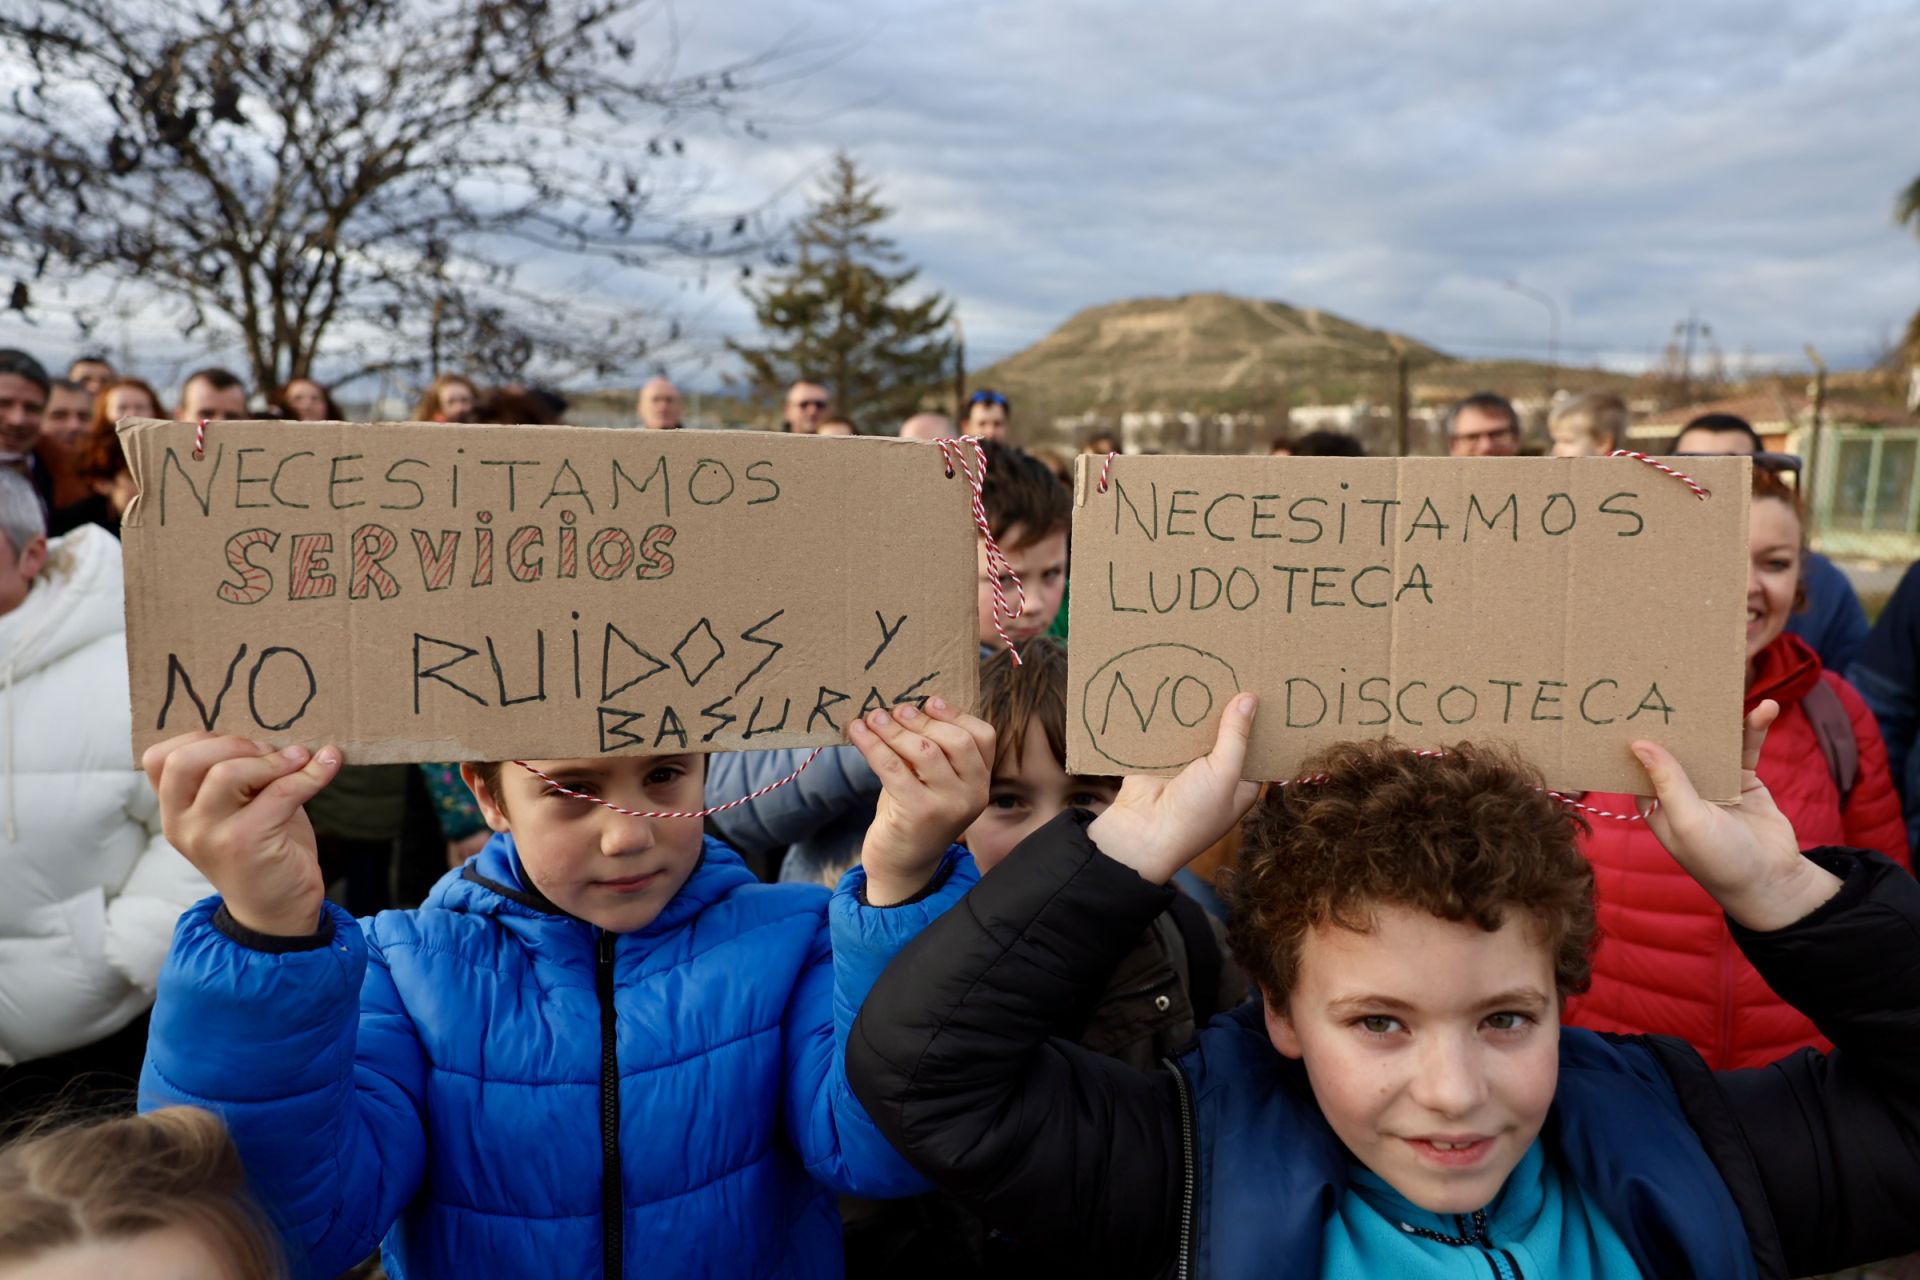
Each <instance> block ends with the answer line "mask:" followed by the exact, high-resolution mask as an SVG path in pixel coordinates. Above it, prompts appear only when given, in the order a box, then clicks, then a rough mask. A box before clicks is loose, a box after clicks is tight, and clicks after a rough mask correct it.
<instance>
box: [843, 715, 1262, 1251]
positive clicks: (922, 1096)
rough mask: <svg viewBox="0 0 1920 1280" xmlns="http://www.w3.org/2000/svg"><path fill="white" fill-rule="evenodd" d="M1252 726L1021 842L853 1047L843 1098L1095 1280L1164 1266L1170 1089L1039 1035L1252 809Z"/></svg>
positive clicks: (1234, 726) (877, 1008) (888, 986)
mask: <svg viewBox="0 0 1920 1280" xmlns="http://www.w3.org/2000/svg"><path fill="white" fill-rule="evenodd" d="M1250 725H1251V704H1250V702H1249V703H1245V704H1242V703H1236V704H1235V706H1234V708H1233V709H1231V710H1229V712H1228V713H1227V715H1226V716H1225V717H1223V724H1222V728H1221V733H1220V739H1219V742H1218V743H1216V746H1215V750H1214V753H1213V754H1212V755H1211V756H1209V757H1207V758H1206V759H1203V760H1201V761H1196V762H1195V763H1194V764H1193V765H1190V766H1189V767H1188V769H1187V770H1186V771H1185V772H1183V773H1182V774H1181V775H1180V777H1179V778H1177V779H1175V780H1173V781H1172V782H1171V783H1169V782H1168V781H1166V780H1164V779H1148V778H1129V779H1128V780H1127V782H1126V785H1125V787H1124V788H1123V789H1122V791H1121V796H1120V799H1119V801H1117V802H1116V804H1115V805H1114V806H1113V808H1111V809H1109V810H1108V811H1107V813H1106V814H1103V815H1102V816H1101V817H1100V818H1099V819H1095V820H1092V821H1091V822H1090V821H1089V818H1088V815H1087V814H1085V813H1084V812H1079V811H1070V812H1068V813H1065V814H1062V815H1061V816H1060V817H1059V818H1057V819H1055V820H1054V821H1053V822H1051V823H1049V824H1047V825H1046V826H1045V827H1043V828H1041V829H1040V830H1039V831H1037V832H1035V833H1034V834H1033V835H1032V836H1030V837H1028V839H1027V840H1026V841H1025V842H1024V843H1023V844H1022V845H1021V847H1020V849H1019V850H1018V851H1017V852H1016V853H1015V854H1014V856H1012V857H1009V858H1008V859H1006V861H1005V862H1004V863H1003V864H1001V865H1000V866H999V867H998V868H996V870H995V871H994V874H993V875H991V876H989V877H987V878H986V879H985V880H983V881H982V882H981V883H980V884H979V885H978V886H976V887H975V888H974V889H973V891H972V892H971V893H969V894H968V895H967V896H966V898H965V899H963V900H962V902H961V903H960V904H959V905H958V906H957V907H956V908H955V909H953V910H952V911H949V912H947V913H946V914H945V915H944V916H942V917H941V918H940V919H939V920H937V921H935V922H934V923H933V924H932V925H930V926H929V927H928V928H927V929H926V931H925V932H923V933H922V934H921V935H920V936H919V937H918V938H916V939H915V940H914V942H913V943H912V944H910V945H909V946H908V947H907V948H906V949H905V950H904V951H903V952H901V954H900V956H899V958H898V959H896V960H895V961H894V962H893V964H892V965H891V966H889V967H888V969H887V971H886V972H885V973H884V974H883V975H882V976H881V978H880V980H879V981H878V982H877V983H876V984H875V985H874V988H873V990H872V993H871V994H870V995H869V996H868V997H867V1001H866V1004H865V1007H864V1008H863V1009H862V1011H861V1014H860V1018H859V1021H858V1022H857V1023H855V1025H854V1029H853V1034H852V1036H851V1038H850V1039H849V1041H848V1045H847V1072H848V1076H849V1078H850V1079H851V1081H852V1083H853V1087H854V1092H855V1093H856V1094H857V1095H858V1096H859V1097H860V1099H861V1101H862V1102H864V1103H865V1104H866V1106H867V1109H868V1111H869V1112H870V1113H871V1114H872V1116H873V1118H874V1122H875V1123H876V1124H877V1125H879V1127H880V1129H881V1131H882V1132H883V1133H885V1134H886V1135H887V1137H888V1138H889V1139H891V1140H892V1141H893V1143H894V1144H895V1145H896V1146H897V1147H899V1148H900V1150H901V1151H902V1152H904V1153H905V1154H906V1156H907V1158H908V1159H909V1160H911V1161H912V1162H913V1163H914V1164H915V1165H916V1166H917V1167H918V1168H919V1169H920V1170H921V1171H922V1172H923V1173H925V1174H926V1175H927V1176H928V1177H929V1178H931V1179H932V1180H933V1181H934V1182H935V1183H936V1184H938V1185H939V1186H941V1187H943V1188H944V1189H946V1190H948V1191H950V1192H952V1193H954V1194H955V1195H957V1196H959V1197H961V1198H962V1199H964V1200H966V1201H967V1202H968V1203H969V1204H971V1205H972V1206H973V1207H974V1208H976V1209H977V1210H978V1211H979V1212H980V1213H981V1214H982V1215H983V1216H984V1217H985V1218H986V1219H987V1221H989V1222H991V1223H992V1224H993V1225H994V1226H996V1227H998V1228H1000V1229H1001V1230H1003V1231H1006V1232H1008V1233H1010V1234H1012V1235H1014V1236H1015V1237H1017V1238H1021V1239H1024V1240H1030V1241H1033V1242H1034V1243H1036V1244H1057V1245H1069V1246H1071V1247H1072V1248H1073V1249H1074V1251H1075V1253H1076V1256H1077V1257H1078V1258H1079V1259H1080V1260H1081V1262H1082V1264H1083V1268H1084V1270H1085V1271H1086V1272H1087V1273H1088V1274H1107V1275H1113V1276H1134V1275H1151V1274H1154V1273H1156V1272H1158V1271H1159V1270H1161V1269H1163V1268H1164V1267H1165V1266H1166V1264H1167V1263H1168V1262H1169V1261H1170V1260H1171V1259H1172V1257H1173V1254H1174V1251H1175V1247H1176V1244H1177V1240H1178V1232H1179V1219H1180V1208H1181V1190H1182V1186H1183V1173H1184V1149H1185V1144H1184V1143H1183V1141H1182V1136H1181V1128H1182V1126H1181V1115H1180V1095H1179V1086H1178V1085H1177V1083H1176V1081H1175V1078H1174V1076H1173V1075H1172V1073H1170V1072H1166V1071H1157V1072H1152V1073H1141V1072H1137V1071H1134V1070H1132V1069H1130V1068H1128V1067H1125V1066H1123V1065H1122V1064H1120V1063H1118V1062H1115V1061H1113V1060H1111V1059H1109V1058H1105V1057H1101V1056H1099V1055H1096V1054H1093V1053H1090V1052H1088V1051H1086V1050H1083V1049H1080V1048H1079V1047H1077V1046H1075V1045H1072V1044H1070V1043H1068V1042H1065V1041H1062V1040H1054V1039H1050V1038H1049V1036H1050V1033H1051V1031H1052V1029H1053V1028H1055V1027H1057V1026H1061V1025H1064V1024H1066V1023H1067V1022H1069V1021H1070V1020H1071V1016H1072V1014H1073V1013H1074V1012H1075V1011H1077V1010H1079V1009H1081V1008H1083V1007H1084V1006H1085V1004H1086V1002H1087V1001H1088V1000H1089V999H1090V998H1091V997H1092V996H1093V995H1094V994H1095V993H1097V991H1098V990H1099V988H1100V986H1101V984H1102V983H1103V982H1104V981H1105V979H1106V977H1107V975H1108V974H1109V973H1110V972H1111V971H1112V969H1113V966H1114V965H1115V964H1117V963H1118V962H1119V961H1120V960H1121V959H1122V958H1123V957H1124V956H1125V955H1126V953H1127V952H1128V951H1129V950H1130V949H1131V948H1132V947H1133V946H1134V944H1135V943H1136V942H1137V941H1138V940H1139V937H1140V934H1141V933H1142V932H1143V931H1144V930H1145V929H1146V928H1147V927H1148V925H1149V924H1150V923H1151V922H1152V920H1153V919H1154V917H1155V916H1157V915H1158V914H1159V913H1160V912H1161V911H1163V910H1165V908H1166V906H1167V903H1168V901H1169V898H1170V895H1171V893H1172V890H1170V889H1168V888H1167V887H1166V885H1165V882H1166V880H1167V879H1169V878H1170V877H1171V876H1172V874H1173V872H1174V871H1175V870H1177V869H1178V868H1179V867H1180V866H1181V865H1184V863H1185V862H1186V861H1188V860H1189V859H1191V858H1192V857H1193V856H1194V855H1195V854H1197V853H1198V852H1200V850H1202V849H1204V848H1205V847H1206V846H1207V845H1208V844H1210V843H1211V842H1212V841H1213V840H1214V839H1215V838H1217V837H1218V835H1219V833H1220V831H1222V830H1224V829H1225V828H1226V827H1228V826H1230V825H1231V824H1232V822H1233V820H1234V818H1235V817H1237V816H1238V814H1239V812H1241V811H1243V810H1244V809H1245V808H1246V805H1247V803H1249V802H1250V801H1251V799H1252V788H1251V787H1249V786H1243V785H1242V784H1240V782H1239V769H1240V762H1241V758H1242V757H1243V756H1244V752H1245V747H1246V735H1247V732H1248V729H1249V728H1250ZM1116 815H1117V816H1116ZM1109 818H1113V821H1111V822H1109V821H1108V819H1109ZM1109 842H1111V844H1112V848H1111V849H1109V848H1107V844H1108V843H1109Z"/></svg>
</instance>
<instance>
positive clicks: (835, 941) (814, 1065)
mask: <svg viewBox="0 0 1920 1280" xmlns="http://www.w3.org/2000/svg"><path fill="white" fill-rule="evenodd" d="M979 878H980V877H979V873H978V872H977V871H976V870H975V868H974V865H973V859H972V858H970V857H968V856H967V853H966V850H964V849H962V848H960V847H959V846H958V845H955V846H954V847H953V848H952V849H949V850H948V851H947V856H946V858H945V859H944V860H943V861H942V863H941V865H940V870H939V871H938V872H936V873H935V875H934V878H933V880H932V882H931V884H930V886H929V888H928V890H927V892H925V893H923V894H922V895H921V896H920V897H918V898H916V899H914V900H913V901H911V902H904V903H901V904H899V905H898V906H893V907H869V906H867V905H866V872H865V871H864V870H863V869H862V868H859V867H855V868H854V869H853V870H852V871H849V872H848V873H847V874H846V876H845V877H844V878H842V880H841V881H840V888H839V889H838V890H837V891H836V892H835V893H834V895H833V900H832V902H831V903H829V904H828V907H827V918H828V928H827V931H826V936H823V937H822V939H821V943H822V945H821V951H820V954H819V955H818V956H816V957H815V959H816V963H814V964H811V965H810V966H809V967H808V970H807V972H806V974H805V975H804V976H803V977H802V978H801V981H800V986H799V989H798V990H797V991H796V993H795V997H794V1000H793V1003H792V1005H790V1006H789V1008H788V1013H787V1026H786V1043H787V1055H788V1058H787V1071H786V1080H787V1097H786V1099H785V1101H786V1112H787V1116H788V1118H789V1119H788V1123H789V1126H790V1129H791V1134H792V1138H793V1143H794V1146H795V1148H796V1149H797V1150H798V1151H799V1152H800V1157H801V1159H802V1160H803V1161H804V1162H805V1163H806V1167H807V1171H808V1172H809V1173H810V1174H812V1176H813V1177H814V1179H815V1180H816V1181H818V1182H820V1183H821V1184H823V1185H824V1186H826V1187H828V1188H829V1189H831V1190H833V1191H836V1192H839V1193H841V1194H845V1195H857V1196H865V1197H869V1198H886V1197H890V1196H905V1195H915V1194H918V1193H920V1192H923V1191H926V1190H928V1189H929V1184H928V1183H927V1182H926V1180H925V1179H923V1178H922V1177H920V1175H919V1174H917V1173H915V1172H914V1170H913V1167H912V1166H911V1165H909V1164H908V1163H907V1162H906V1160H905V1159H904V1158H903V1157H901V1155H900V1154H899V1153H898V1152H896V1151H895V1150H894V1149H893V1148H892V1146H890V1145H889V1144H888V1142H887V1140H886V1139H885V1138H883V1137H881V1136H880V1132H879V1130H877V1129H875V1128H874V1126H873V1121H872V1120H871V1119H869V1118H868V1116H867V1111H866V1108H865V1107H863V1106H861V1105H860V1101H859V1099H857V1098H855V1097H854V1096H853V1090H852V1088H851V1087H850V1086H849V1085H848V1084H847V1069H846V1060H847V1054H846V1049H847V1033H848V1032H849V1031H850V1030H851V1029H852V1027H853V1020H854V1018H855V1017H857V1016H858V1015H859V1013H860V1006H861V1005H862V1004H863V1003H865V1001H866V998H867V992H868V990H869V989H870V988H871V987H872V986H873V984H874V982H875V980H876V979H878V978H879V976H880V972H881V970H883V969H885V968H886V967H887V963H888V962H889V961H890V960H892V959H893V957H894V956H895V955H896V954H898V953H899V951H900V949H901V948H902V947H904V946H906V944H907V943H908V942H910V941H912V940H913V938H914V937H915V936H916V935H918V934H919V932H920V931H921V930H922V929H924V928H926V927H927V925H929V924H931V923H932V922H933V921H934V920H936V919H938V918H939V916H940V915H941V913H943V912H944V911H946V910H947V908H949V907H951V906H952V905H953V904H954V903H956V902H958V901H959V900H960V899H961V898H962V897H964V896H965V895H966V892H967V890H969V889H971V888H972V887H973V886H974V884H975V883H976V882H977V881H978V880H979ZM829 939H830V940H831V942H830V949H829Z"/></svg>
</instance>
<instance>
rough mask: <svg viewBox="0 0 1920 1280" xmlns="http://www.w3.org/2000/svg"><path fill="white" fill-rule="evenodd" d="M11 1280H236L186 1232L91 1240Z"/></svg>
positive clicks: (17, 1271)
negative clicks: (102, 1278) (104, 1278)
mask: <svg viewBox="0 0 1920 1280" xmlns="http://www.w3.org/2000/svg"><path fill="white" fill-rule="evenodd" d="M5 1275H6V1277H7V1280H95V1278H96V1277H99V1276H113V1277H115V1280H212V1278H214V1277H219V1278H220V1280H238V1278H237V1277H235V1276H234V1273H233V1271H232V1269H231V1268H229V1267H228V1266H227V1264H226V1263H224V1262H223V1261H221V1259H220V1256H219V1255H218V1254H216V1253H215V1252H214V1251H213V1250H212V1249H210V1248H209V1247H208V1246H207V1243H206V1241H204V1240H202V1239H201V1238H200V1237H199V1235H197V1234H196V1233H195V1232H194V1231H192V1230H191V1229H190V1228H187V1227H178V1226H177V1227H162V1228H159V1229H158V1230H154V1231H146V1232H142V1233H141V1234H139V1235H137V1236H132V1237H130V1238H128V1239H124V1240H88V1241H84V1242H82V1243H80V1244H70V1245H65V1246H63V1247H61V1248H57V1249H52V1250H49V1251H47V1252H45V1253H42V1254H40V1255H39V1256H37V1257H35V1258H32V1259H29V1260H27V1261H25V1262H16V1263H14V1264H13V1265H11V1266H9V1267H7V1268H6V1271H5Z"/></svg>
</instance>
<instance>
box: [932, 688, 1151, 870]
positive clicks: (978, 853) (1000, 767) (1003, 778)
mask: <svg viewBox="0 0 1920 1280" xmlns="http://www.w3.org/2000/svg"><path fill="white" fill-rule="evenodd" d="M1117 790H1118V788H1117V787H1116V785H1115V784H1114V782H1113V781H1112V780H1111V779H1108V778H1083V777H1080V776H1079V775H1077V774H1069V773H1068V772H1067V771H1066V770H1065V769H1063V768H1061V767H1060V762H1059V761H1058V760H1056V759H1054V756H1053V748H1052V747H1050V746H1048V745H1047V731H1046V729H1045V728H1044V727H1042V726H1041V724H1040V717H1039V716H1033V717H1031V718H1030V719H1028V721H1027V728H1026V732H1025V733H1023V734H1022V735H1021V736H1020V758H1019V759H1018V760H1002V761H1000V762H998V763H996V764H995V765H994V766H993V780H992V782H991V783H990V784H989V788H988V791H987V807H986V809H985V810H984V811H983V812H982V813H981V814H980V816H979V817H978V818H975V819H974V821H973V825H972V826H970V827H968V828H967V829H966V831H965V832H964V833H963V834H962V835H961V837H960V840H961V842H962V843H963V844H965V845H966V846H967V851H968V852H970V853H971V854H973V860H974V862H976V863H977V864H979V867H980V873H981V874H982V875H985V874H986V873H987V872H989V871H991V870H993V869H994V868H995V867H996V866H998V865H1000V860H1001V859H1002V858H1004V857H1006V856H1007V855H1008V854H1009V853H1012V852H1013V847H1014V846H1015V845H1017V844H1019V843H1020V842H1021V841H1022V840H1024V839H1026V838H1027V837H1028V836H1029V835H1031V834H1032V833H1033V832H1034V831H1035V830H1036V829H1037V828H1039V827H1040V826H1042V825H1044V824H1045V823H1048V822H1051V821H1053V820H1054V819H1055V818H1056V817H1058V816H1059V815H1060V814H1061V812H1062V811H1063V810H1066V809H1091V810H1092V811H1093V812H1095V813H1099V812H1100V811H1101V810H1103V809H1105V808H1106V807H1107V806H1108V805H1110V804H1112V803H1113V797H1114V794H1115V792H1116V791H1117Z"/></svg>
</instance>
